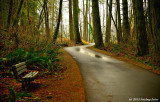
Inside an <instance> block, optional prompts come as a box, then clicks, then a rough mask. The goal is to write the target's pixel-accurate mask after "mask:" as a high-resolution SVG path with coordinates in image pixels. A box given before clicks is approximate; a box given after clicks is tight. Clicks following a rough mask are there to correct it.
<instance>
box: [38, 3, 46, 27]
mask: <svg viewBox="0 0 160 102" xmlns="http://www.w3.org/2000/svg"><path fill="white" fill-rule="evenodd" d="M44 9H45V4H43V7H42V10H41V13H40V16H39V22H38V25H37V28H38V29H39V28H40V26H41V24H42V21H43V18H42V15H43V11H44Z"/></svg>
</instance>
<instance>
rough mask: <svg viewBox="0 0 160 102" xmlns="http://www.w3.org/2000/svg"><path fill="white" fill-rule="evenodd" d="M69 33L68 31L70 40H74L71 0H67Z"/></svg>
mask: <svg viewBox="0 0 160 102" xmlns="http://www.w3.org/2000/svg"><path fill="white" fill-rule="evenodd" d="M69 33H70V40H74V35H73V16H72V0H69Z"/></svg>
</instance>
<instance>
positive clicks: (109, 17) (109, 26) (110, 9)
mask: <svg viewBox="0 0 160 102" xmlns="http://www.w3.org/2000/svg"><path fill="white" fill-rule="evenodd" d="M109 6H110V7H109V11H110V12H109V16H108V18H107V26H106V36H105V44H109V43H110V37H111V12H112V0H110V4H109Z"/></svg>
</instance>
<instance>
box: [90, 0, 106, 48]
mask: <svg viewBox="0 0 160 102" xmlns="http://www.w3.org/2000/svg"><path fill="white" fill-rule="evenodd" d="M92 12H93V29H94V37H95V47H97V48H101V47H103V46H104V44H103V40H102V32H101V23H100V17H99V6H98V0H92Z"/></svg>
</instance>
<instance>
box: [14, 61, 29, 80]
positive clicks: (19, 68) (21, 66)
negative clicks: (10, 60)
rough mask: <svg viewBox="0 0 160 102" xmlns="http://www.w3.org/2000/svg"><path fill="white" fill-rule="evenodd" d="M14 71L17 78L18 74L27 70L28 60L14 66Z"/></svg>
mask: <svg viewBox="0 0 160 102" xmlns="http://www.w3.org/2000/svg"><path fill="white" fill-rule="evenodd" d="M12 69H13V73H14V76H15V78H16V79H17V77H18V75H20V74H22V73H24V72H25V71H27V67H26V62H21V63H18V64H16V65H13V66H12Z"/></svg>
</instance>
